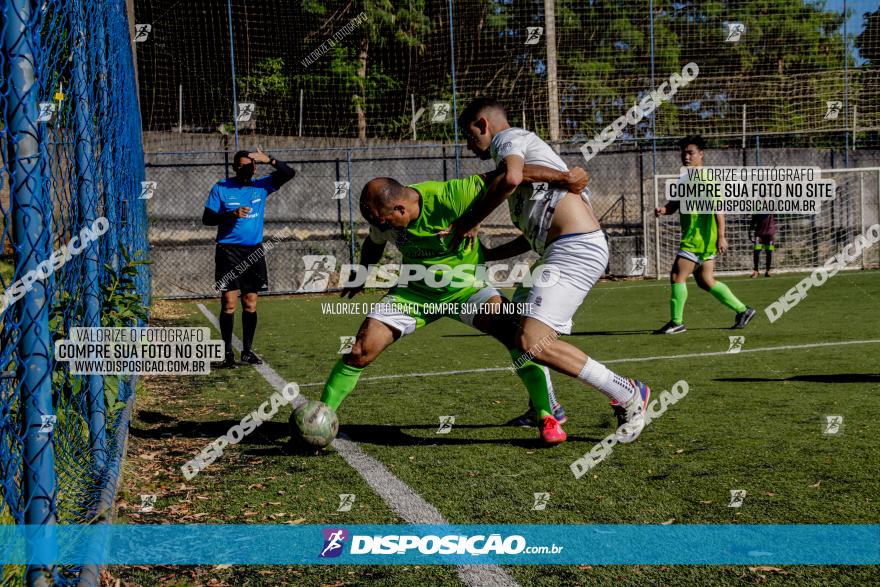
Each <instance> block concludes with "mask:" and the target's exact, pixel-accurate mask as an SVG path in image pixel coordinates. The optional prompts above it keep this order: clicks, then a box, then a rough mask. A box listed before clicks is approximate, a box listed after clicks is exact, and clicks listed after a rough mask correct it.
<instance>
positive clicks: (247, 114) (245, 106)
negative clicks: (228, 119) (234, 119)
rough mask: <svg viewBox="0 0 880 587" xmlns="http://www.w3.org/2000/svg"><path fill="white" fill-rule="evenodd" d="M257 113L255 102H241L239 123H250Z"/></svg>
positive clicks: (239, 105)
mask: <svg viewBox="0 0 880 587" xmlns="http://www.w3.org/2000/svg"><path fill="white" fill-rule="evenodd" d="M256 111H257V105H256V104H254V103H253V102H239V104H238V122H250V121H251V118H252V117H253V115H254V112H256Z"/></svg>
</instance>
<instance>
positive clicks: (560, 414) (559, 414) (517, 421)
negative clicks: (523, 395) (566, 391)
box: [505, 401, 568, 428]
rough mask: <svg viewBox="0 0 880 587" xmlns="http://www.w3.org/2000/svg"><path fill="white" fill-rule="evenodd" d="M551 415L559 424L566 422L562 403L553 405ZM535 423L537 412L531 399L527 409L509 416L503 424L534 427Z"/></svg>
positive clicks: (566, 417) (536, 423)
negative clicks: (516, 414)
mask: <svg viewBox="0 0 880 587" xmlns="http://www.w3.org/2000/svg"><path fill="white" fill-rule="evenodd" d="M553 417H554V418H556V421H557V422H559V423H560V424H565V423H566V422H568V416H566V415H565V408H563V407H562V404H556V405H555V406H553ZM537 425H538V413H537V412H536V411H535V408H534V406H532V402H531V401H529V409H528V410H526V411H525V413H524V414H523V415H522V416H517V417H516V418H511V419H510V420H508V421H507V422H506V424H505V426H520V427H522V428H534V427H535V426H537Z"/></svg>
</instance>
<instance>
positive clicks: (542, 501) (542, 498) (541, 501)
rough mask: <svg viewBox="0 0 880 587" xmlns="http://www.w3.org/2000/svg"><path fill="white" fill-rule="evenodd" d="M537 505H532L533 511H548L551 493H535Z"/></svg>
mask: <svg viewBox="0 0 880 587" xmlns="http://www.w3.org/2000/svg"><path fill="white" fill-rule="evenodd" d="M534 495H535V503H534V504H533V505H532V510H545V509H547V504H548V503H550V494H549V493H535V494H534Z"/></svg>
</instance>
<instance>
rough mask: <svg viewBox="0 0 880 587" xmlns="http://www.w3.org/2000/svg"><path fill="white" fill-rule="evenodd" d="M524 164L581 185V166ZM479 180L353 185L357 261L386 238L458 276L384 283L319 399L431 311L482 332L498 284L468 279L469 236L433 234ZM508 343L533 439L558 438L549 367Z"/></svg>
mask: <svg viewBox="0 0 880 587" xmlns="http://www.w3.org/2000/svg"><path fill="white" fill-rule="evenodd" d="M524 172H525V173H526V174H527V175H528V176H529V177H530V178H531V179H532V180H534V181H545V182H556V183H557V184H559V185H566V186H569V187H570V188H571V189H581V188H582V187H584V186H585V185H586V173H585V172H584V171H583V170H582V169H575V170H573V172H568V171H567V170H566V171H565V172H561V171H559V170H555V169H550V168H544V169H541V168H537V169H532V168H531V166H530V168H529V169H526V170H524ZM484 188H485V176H480V175H474V176H471V177H467V178H464V179H454V180H451V181H446V182H438V181H428V182H424V183H418V184H413V185H410V186H404V185H402V184H400V183H398V182H397V181H395V180H393V179H390V178H377V179H374V180H372V181H370V182H369V183H367V185H366V186H365V187H364V189H363V191H362V192H361V199H360V209H361V213H362V214H363V216H364V218H365V219H366V220H367V221H368V222H369V223H370V225H371V229H370V234H369V236H368V237H367V238H366V239H364V242H363V246H362V248H361V258H360V263H361V265H362V266H369V265H373V264H375V263H377V262H378V261H379V260H380V259H381V258H382V254H383V252H384V250H385V246H386V243H388V242H393V243H395V244H396V246H397V247H398V248H399V249H400V251H401V254H402V256H403V259H402V263H403V264H417V265H422V266H424V267H425V268H428V267H431V266H435V265H442V266H446V267H449V272H450V273H452V272H453V271H452V269H455V271H454V273H455V275H456V276H458V277H457V278H455V279H453V281H452V282H451V283H449V284H448V285H445V286H437V285H434V284H437V283H440V282H441V281H442V278H443V273H444V271H445V270H439V271H437V270H433V273H434V280H433V284H430V285H429V284H428V283H426V281H424V280H418V281H409V282H408V284H407V285H406V286H395V287H394V288H392V289H391V290H390V291H389V292H388V294H387V295H386V296H385V297H383V298H382V300H381V302H380V303H379V304H378V305H377V307H376V308H375V309H374V310H373V311H372V312H370V313H369V314H368V315H367V317H366V319H365V320H364V321H363V323H362V324H361V327H360V329H359V330H358V334H357V337H356V339H355V342H354V345H353V346H352V349H351V352H349V353H348V354H346V355H344V356H343V357H342V358H341V359H340V360H339V361H337V363H336V364H335V365H334V366H333V369H332V370H331V371H330V375H329V376H328V378H327V381H326V383H325V385H324V391H323V394H322V395H321V401H322V402H324V403H326V404H327V405H329V406H330V407H331V408H333V409H334V410H337V409H338V408H339V406H340V404H341V403H342V401H343V400H344V399H345V397H346V396H347V395H348V394H349V393H351V391H352V390H353V389H354V388H355V386H356V385H357V381H358V379H359V378H360V376H361V373H362V372H363V370H364V369H365V368H366V367H367V366H368V365H369V364H371V363H372V362H373V361H374V360H375V359H376V358H377V357H378V356H379V355H380V354H381V353H382V351H384V350H385V349H386V348H388V347H389V346H390V345H391V344H393V343H394V342H395V341H397V340H399V339H400V338H401V337H403V336H407V335H409V334H412V333H413V332H415V331H416V330H417V329H418V328H422V327H424V326H426V325H428V324H430V323H432V322H434V321H435V320H437V319H439V318H443V317H447V318H452V319H454V320H459V321H461V322H463V323H465V324H468V325H469V326H472V327H474V328H476V329H478V330H480V331H482V332H487V333H489V332H490V328H491V325H492V320H491V316H492V314H493V312H497V311H498V310H500V305H501V303H502V297H501V294H500V293H499V292H498V290H496V289H495V288H493V287H487V286H485V285H483V284H482V283H480V282H478V281H477V279H476V276H475V273H476V267H477V266H478V265H480V264H482V263H483V249H482V248H481V246H480V244H479V242H478V241H476V240H473V241H466V242H462V243H460V244H457V245H455V246H451V244H450V242H449V240H450V239H443V238H440V237H438V236H437V232H438V231H439V230H440V229H441V228H444V227H446V226H448V225H449V223H450V222H452V221H453V220H455V219H456V218H459V217H460V216H461V215H462V214H464V213H465V212H466V211H467V210H468V209H469V208H470V207H471V205H472V204H473V202H474V201H475V200H476V199H477V197H478V196H479V195H480V194H481V193H482V192H483V191H484ZM401 273H403V271H401ZM462 276H464V277H463V278H462ZM362 289H363V286H362V285H361V286H359V287H355V288H350V289H346V290H344V291H343V292H342V295H343V296H347V297H349V298H351V297H353V296H354V295H356V294H357V293H358V292H360V291H361V290H362ZM426 305H430V306H434V308H437V307H439V306H441V305H442V306H443V308H445V309H448V311H446V312H445V313H442V314H437V313H431V308H428V307H426ZM457 309H461V310H462V311H460V312H459V311H456V310H457ZM475 310H476V311H475ZM508 348H509V349H510V351H511V355H512V357H513V359H514V365H515V366H516V374H517V375H518V376H519V377H520V379H521V380H522V381H523V383H524V384H525V386H526V388H527V390H528V392H529V397H530V398H531V401H532V404H533V405H534V406H535V407H536V409H537V410H538V412H539V413H540V415H541V416H542V418H540V420H539V433H540V437H541V439H542V440H543V441H544V443H545V444H548V445H553V444H558V443H560V442H564V441H565V438H566V434H565V431H564V430H562V427H561V425H560V423H559V421H558V420H557V418H556V417H555V416H554V413H553V408H552V406H551V397H552V394H553V391H552V385H551V383H550V377H549V373H548V372H547V370H546V368H543V367H540V366H538V365H536V364H535V363H533V362H531V361H529V360H522V354H521V353H519V352H518V351H516V349H514V348H512V347H508ZM563 413H564V412H563Z"/></svg>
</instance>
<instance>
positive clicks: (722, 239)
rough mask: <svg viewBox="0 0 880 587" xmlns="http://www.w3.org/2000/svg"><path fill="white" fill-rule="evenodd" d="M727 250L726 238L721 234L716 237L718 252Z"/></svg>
mask: <svg viewBox="0 0 880 587" xmlns="http://www.w3.org/2000/svg"><path fill="white" fill-rule="evenodd" d="M726 250H727V238H725V237H723V236H719V237H718V252H719V253H723V252H724V251H726Z"/></svg>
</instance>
